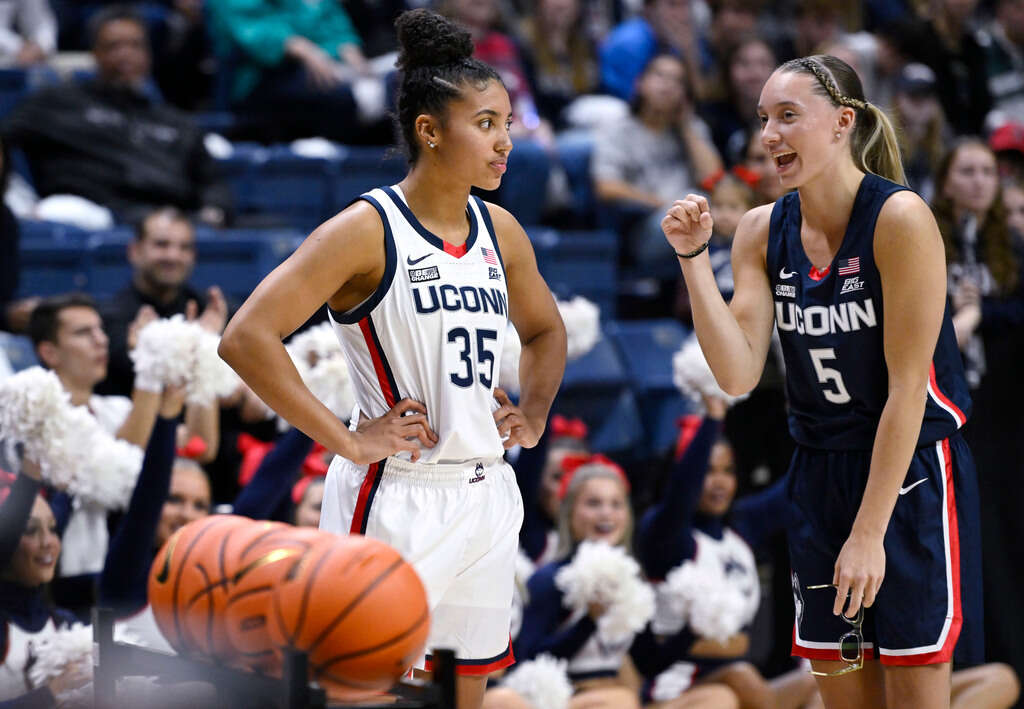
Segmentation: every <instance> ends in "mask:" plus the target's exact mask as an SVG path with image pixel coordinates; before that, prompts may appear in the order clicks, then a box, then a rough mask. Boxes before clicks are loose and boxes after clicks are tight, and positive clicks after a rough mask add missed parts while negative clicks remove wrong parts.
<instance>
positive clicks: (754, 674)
mask: <svg viewBox="0 0 1024 709" xmlns="http://www.w3.org/2000/svg"><path fill="white" fill-rule="evenodd" d="M704 407H705V409H706V412H707V415H706V417H705V418H703V419H702V420H698V419H696V417H690V418H691V419H694V420H692V424H694V425H695V428H693V427H691V425H690V424H691V422H690V421H687V422H686V425H684V427H683V431H682V432H681V435H680V441H679V444H678V445H677V448H676V452H675V455H674V460H673V463H672V465H671V466H670V468H669V470H668V474H667V478H666V480H665V483H664V489H663V490H662V493H661V494H660V495H658V496H657V500H658V501H657V502H656V503H655V504H654V505H652V506H651V507H650V508H648V509H647V511H646V512H645V513H644V515H643V517H642V519H641V521H640V523H639V524H638V526H637V544H636V548H637V558H638V559H639V561H640V563H641V565H642V566H643V569H644V573H645V574H646V575H647V577H648V578H651V579H665V578H666V577H667V576H668V575H669V573H670V572H671V571H672V570H673V569H675V568H676V567H678V566H680V565H681V564H683V563H684V562H687V561H692V563H693V564H695V568H696V569H697V571H698V572H703V573H706V574H708V575H709V578H715V577H718V578H721V579H722V583H723V584H724V585H723V586H722V587H719V588H716V589H709V592H719V593H730V592H731V593H734V594H736V595H735V597H736V599H737V606H738V607H737V608H736V609H735V612H736V613H737V619H736V620H737V622H740V623H741V629H740V630H739V631H737V632H736V633H734V634H733V635H732V636H730V637H729V638H727V639H725V640H722V639H716V638H705V637H700V636H697V635H695V634H694V632H693V630H692V629H690V628H689V627H687V624H686V620H685V619H684V618H680V617H678V615H677V614H676V613H674V612H673V611H672V610H671V608H672V604H671V601H670V600H668V599H667V598H666V599H665V602H659V603H658V604H657V607H658V611H656V613H655V617H654V619H653V620H652V621H651V630H652V633H653V636H654V637H650V636H645V637H644V642H642V643H640V642H638V643H637V644H635V645H634V647H633V657H634V659H635V660H636V662H637V668H638V669H640V671H641V672H642V673H643V674H644V675H645V676H646V677H647V678H648V679H650V680H653V685H654V689H655V690H657V688H658V684H659V680H660V679H661V677H660V675H661V674H662V673H663V672H664V671H665V670H667V669H668V668H670V667H672V666H673V665H674V664H675V663H677V662H685V663H688V666H685V667H682V668H680V669H681V670H682V671H683V672H682V675H683V676H684V677H685V676H687V675H688V676H690V677H692V678H693V679H694V682H696V683H698V684H700V683H705V682H718V683H721V684H724V685H726V686H728V687H729V688H730V689H732V691H733V692H734V693H735V694H736V696H737V697H738V699H739V703H740V707H741V709H797V707H801V706H803V705H804V703H805V702H807V701H808V699H810V697H811V696H812V694H813V693H814V680H813V679H812V678H811V677H810V675H808V674H807V673H806V672H804V671H803V670H799V669H798V670H795V671H792V672H789V673H787V674H785V675H783V676H781V677H779V678H777V679H776V680H773V681H771V682H769V681H768V680H766V679H765V678H764V677H763V676H762V675H761V673H760V672H759V671H758V670H757V668H755V667H754V666H753V665H751V664H750V663H749V662H746V661H745V658H746V657H747V655H748V653H749V648H750V635H749V628H750V623H751V622H752V621H753V618H754V614H755V613H756V612H757V608H758V605H759V603H760V595H761V594H760V588H759V582H758V574H757V567H756V565H755V562H754V554H753V551H752V550H751V548H750V545H751V544H758V543H763V542H765V541H767V537H770V536H773V535H775V534H777V533H778V532H781V531H782V529H783V528H784V525H785V518H786V516H785V505H786V501H785V496H784V494H782V490H783V487H782V485H781V484H777V485H776V486H774V487H773V488H772V489H771V490H772V491H771V493H768V492H766V493H763V494H762V495H761V496H760V497H762V498H764V499H765V500H766V502H764V503H763V504H759V505H756V506H755V507H756V509H755V510H754V511H753V513H748V512H747V511H746V510H744V511H743V512H742V513H738V514H736V515H734V516H733V518H732V519H729V518H728V515H729V513H730V510H731V509H732V507H733V500H734V498H735V496H736V490H737V479H736V472H737V471H736V460H735V455H734V453H733V448H732V446H731V445H730V443H729V442H728V441H727V440H726V439H725V438H723V437H722V422H723V419H724V417H725V412H726V404H725V401H724V400H723V399H720V398H717V397H713V396H706V397H704ZM716 572H717V573H716ZM655 587H656V589H657V593H659V594H665V593H671V592H670V591H668V590H667V589H668V588H669V586H667V585H665V584H662V583H657V584H656V586H655ZM641 650H642V652H641ZM669 674H670V675H675V676H676V677H678V676H679V675H678V673H674V672H671V670H670V672H669ZM672 685H673V687H674V688H678V689H683V688H685V685H683V686H680V685H679V683H678V682H673V683H672ZM654 698H656V699H662V700H664V699H665V697H664V696H658V694H657V693H656V694H655V695H654Z"/></svg>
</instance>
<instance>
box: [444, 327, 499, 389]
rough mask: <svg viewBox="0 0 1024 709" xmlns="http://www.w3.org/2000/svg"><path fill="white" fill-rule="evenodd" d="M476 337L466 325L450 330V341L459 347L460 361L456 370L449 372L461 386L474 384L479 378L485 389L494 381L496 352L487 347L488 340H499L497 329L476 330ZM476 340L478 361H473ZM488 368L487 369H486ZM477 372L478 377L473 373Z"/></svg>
mask: <svg viewBox="0 0 1024 709" xmlns="http://www.w3.org/2000/svg"><path fill="white" fill-rule="evenodd" d="M475 332H476V337H475V338H473V337H471V336H470V334H469V330H467V329H466V328H464V327H456V328H453V329H451V330H449V331H448V342H449V343H452V344H454V345H455V346H456V347H458V348H459V351H458V355H459V363H458V366H457V368H456V370H455V371H454V372H451V373H449V374H448V377H449V378H450V379H451V380H452V384H454V385H455V386H460V387H464V388H465V387H471V386H473V381H474V379H476V380H478V381H479V382H480V384H482V385H483V387H484V388H485V389H488V390H489V389H490V388H491V384H492V383H493V381H494V352H492V351H490V350H489V349H487V341H488V340H490V341H493V342H497V341H498V333H497V332H496V331H495V330H476V331H475ZM474 340H475V345H476V347H475V349H476V362H477V364H476V365H475V364H474V362H473V356H472V355H473V349H474V347H473V345H474ZM485 370H486V371H485ZM474 373H475V374H476V377H474V376H473V374H474Z"/></svg>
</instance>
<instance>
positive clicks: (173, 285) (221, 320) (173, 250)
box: [100, 207, 228, 395]
mask: <svg viewBox="0 0 1024 709" xmlns="http://www.w3.org/2000/svg"><path fill="white" fill-rule="evenodd" d="M127 255H128V261H129V263H131V265H132V280H131V283H130V284H128V285H127V286H125V287H124V288H123V289H122V290H120V291H118V292H117V293H116V294H115V295H114V296H113V297H112V298H111V299H110V300H109V301H108V302H106V303H104V305H103V308H102V313H103V323H104V326H105V328H106V331H107V334H108V336H109V337H110V366H109V367H108V372H107V377H106V380H105V381H104V382H103V384H102V386H101V387H100V390H101V391H103V392H104V393H108V394H120V395H126V394H128V393H129V392H131V390H132V381H133V380H134V378H135V375H134V371H133V368H132V362H131V358H130V357H129V356H128V353H129V352H130V351H131V348H132V346H133V345H134V335H135V331H136V330H137V329H138V327H139V326H140V325H142V324H144V322H146V321H148V320H149V319H152V318H154V317H159V318H168V317H170V316H172V315H176V314H179V313H182V314H186V315H189V316H190V317H195V315H196V313H200V315H199V318H198V319H199V323H200V324H201V325H202V326H203V327H205V328H206V329H207V330H209V331H210V332H213V333H215V334H218V335H219V334H220V333H221V331H222V330H223V329H224V324H225V323H226V322H227V316H228V310H227V303H226V302H225V300H224V295H223V293H221V291H220V289H219V288H217V287H216V286H214V287H211V288H209V289H207V291H206V293H200V292H198V291H197V290H196V289H195V288H193V287H192V286H190V285H189V283H188V279H189V276H191V275H192V270H193V269H194V268H195V265H196V236H195V230H194V228H193V226H192V223H191V221H190V220H189V218H188V216H187V215H185V214H184V213H183V212H181V211H180V210H178V209H176V208H173V207H163V208H160V209H156V210H154V211H152V212H149V213H148V214H147V215H146V216H145V217H144V218H143V219H142V220H141V221H139V222H138V224H137V225H136V228H135V237H134V239H133V240H132V241H131V242H130V243H129V244H128V254H127Z"/></svg>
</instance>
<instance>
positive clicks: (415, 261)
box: [405, 254, 431, 266]
mask: <svg viewBox="0 0 1024 709" xmlns="http://www.w3.org/2000/svg"><path fill="white" fill-rule="evenodd" d="M430 256H431V254H427V255H425V256H420V257H419V258H418V259H414V258H413V257H412V256H406V257H405V262H406V263H407V264H409V265H410V266H415V265H416V264H418V263H419V262H420V261H422V260H423V259H425V258H430Z"/></svg>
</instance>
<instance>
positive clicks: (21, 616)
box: [0, 389, 184, 707]
mask: <svg viewBox="0 0 1024 709" xmlns="http://www.w3.org/2000/svg"><path fill="white" fill-rule="evenodd" d="M155 398H156V400H157V413H158V414H159V418H157V419H156V421H155V425H154V427H153V435H152V436H151V437H150V440H149V442H148V444H147V446H146V454H145V457H144V459H143V463H142V469H141V471H140V473H139V480H138V484H137V485H136V489H135V492H134V493H133V495H132V500H131V503H130V504H129V507H128V510H127V511H126V512H125V515H124V517H123V519H122V523H121V526H120V528H119V530H118V533H117V534H115V543H114V544H113V545H112V546H111V550H110V556H109V557H107V558H106V563H107V564H108V565H109V566H111V567H116V568H117V570H118V571H119V573H113V569H110V570H109V571H110V572H111V574H110V575H111V576H112V577H113V578H114V579H116V582H115V583H116V584H117V585H119V586H120V587H122V588H123V587H124V586H127V585H128V584H129V583H130V578H128V577H126V574H128V575H130V576H131V577H134V578H139V577H141V579H142V581H143V583H142V585H141V589H142V593H143V594H144V593H145V579H146V577H147V576H148V570H149V558H148V557H140V556H139V555H138V554H137V552H136V547H137V542H138V541H139V537H140V536H141V538H142V540H143V541H145V539H146V534H145V531H146V530H145V525H144V524H142V525H140V524H139V521H140V520H139V519H138V518H139V517H145V516H147V515H146V514H145V512H146V508H149V507H152V506H153V501H156V502H157V504H159V502H160V501H161V500H162V499H163V498H164V497H165V496H166V479H167V477H168V470H169V468H170V460H171V455H172V453H173V450H174V429H175V426H176V419H177V418H178V415H179V414H180V412H181V407H182V402H183V400H184V391H183V390H180V389H178V390H170V389H169V390H167V391H166V392H165V393H163V394H156V395H155ZM24 468H25V469H24V470H23V471H22V473H21V474H20V475H18V476H17V477H14V478H13V480H12V479H9V476H8V475H7V474H6V473H4V474H3V476H4V478H5V479H4V480H2V481H0V647H3V648H4V659H3V669H4V672H3V674H2V681H0V702H3V703H4V706H9V705H8V704H6V702H7V701H11V702H12V705H13V706H17V707H51V706H78V705H79V704H77V703H74V701H72V700H73V699H75V700H77V701H78V702H81V701H82V700H83V699H84V698H85V697H86V696H89V697H90V698H91V695H82V694H79V695H76V696H74V697H73V696H70V695H68V694H67V693H70V692H72V691H73V690H76V689H80V688H82V687H84V686H85V685H87V684H88V683H89V681H90V680H91V673H87V672H83V671H82V667H81V666H80V665H75V666H69V667H66V668H65V670H64V672H63V673H62V674H60V675H58V676H57V677H55V678H54V679H52V680H51V681H49V682H47V683H45V684H41V685H39V686H33V683H32V681H31V679H30V673H29V668H30V667H31V665H32V663H33V662H36V661H38V660H39V658H38V657H36V655H35V653H36V652H39V651H41V649H42V648H41V647H40V646H39V644H38V643H39V640H40V639H41V638H43V637H45V636H46V635H48V634H50V633H52V632H53V631H54V630H56V629H67V628H68V627H69V626H71V625H72V624H74V623H76V622H79V618H78V617H76V616H75V614H73V613H72V612H71V611H70V610H67V609H64V608H61V607H59V605H55V604H54V600H53V599H52V598H51V594H50V591H51V590H52V589H51V582H52V581H53V579H54V575H55V571H56V567H57V560H58V558H60V557H61V556H62V553H63V552H66V551H67V548H66V544H67V542H68V541H70V540H68V539H67V538H66V537H65V542H64V544H63V545H62V541H61V537H60V534H59V533H58V524H57V519H56V516H55V514H54V511H53V510H52V509H51V506H50V503H49V502H47V500H46V498H45V497H44V496H43V494H41V493H42V486H41V483H40V481H39V478H38V474H37V472H36V471H35V469H34V468H33V466H29V465H26V466H24ZM161 481H163V489H161V484H160V483H161ZM140 532H141V534H140ZM148 538H149V540H152V528H150V529H149V535H148ZM103 553H104V555H106V549H104V552H103ZM134 585H135V587H136V588H137V587H138V586H139V584H138V583H136V584H134ZM143 603H144V601H143ZM64 702H70V703H69V704H64Z"/></svg>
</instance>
